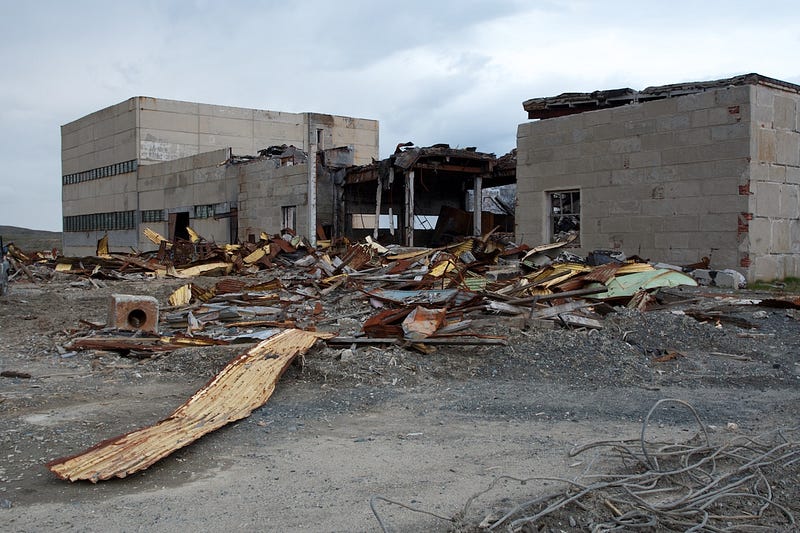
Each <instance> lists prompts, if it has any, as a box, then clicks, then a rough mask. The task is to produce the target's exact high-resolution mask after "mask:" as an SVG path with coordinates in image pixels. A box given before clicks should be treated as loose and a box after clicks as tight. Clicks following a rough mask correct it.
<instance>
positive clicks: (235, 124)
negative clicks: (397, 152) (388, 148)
mask: <svg viewBox="0 0 800 533" xmlns="http://www.w3.org/2000/svg"><path fill="white" fill-rule="evenodd" d="M136 106H137V109H138V112H139V128H140V129H139V139H140V141H139V143H140V146H139V160H140V162H141V163H143V164H147V163H149V162H154V161H167V160H171V159H177V158H180V157H187V156H190V155H195V154H198V153H202V152H208V151H211V150H216V149H219V148H224V147H231V148H233V151H234V153H236V154H256V153H257V152H258V151H259V150H261V149H262V148H267V147H269V146H274V145H281V144H292V145H294V146H297V147H298V148H300V149H302V150H304V151H309V149H310V146H309V143H310V142H316V138H317V130H321V133H320V140H321V141H322V143H321V144H322V145H323V147H324V148H332V147H334V146H350V145H352V146H354V148H355V149H356V156H357V158H358V160H359V161H362V160H363V161H365V162H370V161H371V159H372V158H373V157H375V158H377V157H378V122H377V121H375V120H367V119H356V118H351V117H341V116H334V115H325V114H320V113H284V112H279V111H265V110H260V109H247V108H240V107H229V106H218V105H210V104H198V103H193V102H181V101H177V100H164V99H159V98H150V97H144V96H140V97H137V98H136ZM359 164H360V163H359Z"/></svg>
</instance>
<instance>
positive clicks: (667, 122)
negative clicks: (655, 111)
mask: <svg viewBox="0 0 800 533" xmlns="http://www.w3.org/2000/svg"><path fill="white" fill-rule="evenodd" d="M655 124H656V131H657V132H665V131H676V130H685V129H689V128H690V127H691V117H690V115H689V113H681V114H680V115H668V116H662V117H659V118H657V119H656V123H655Z"/></svg>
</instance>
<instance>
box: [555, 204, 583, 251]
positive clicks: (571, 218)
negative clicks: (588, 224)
mask: <svg viewBox="0 0 800 533" xmlns="http://www.w3.org/2000/svg"><path fill="white" fill-rule="evenodd" d="M548 194H549V197H550V237H551V238H550V240H551V242H559V241H572V245H573V246H580V235H581V192H580V191H578V190H573V191H558V192H551V193H548Z"/></svg>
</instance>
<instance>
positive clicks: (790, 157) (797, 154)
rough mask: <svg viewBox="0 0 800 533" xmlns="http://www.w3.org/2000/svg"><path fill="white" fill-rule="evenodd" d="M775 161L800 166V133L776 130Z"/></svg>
mask: <svg viewBox="0 0 800 533" xmlns="http://www.w3.org/2000/svg"><path fill="white" fill-rule="evenodd" d="M775 143H776V144H775V162H776V163H779V164H781V165H791V166H795V167H796V166H800V133H797V132H793V131H777V132H775Z"/></svg>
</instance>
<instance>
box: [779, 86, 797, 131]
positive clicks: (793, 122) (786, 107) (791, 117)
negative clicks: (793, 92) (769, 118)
mask: <svg viewBox="0 0 800 533" xmlns="http://www.w3.org/2000/svg"><path fill="white" fill-rule="evenodd" d="M773 109H774V112H775V118H774V122H773V126H774V127H775V128H779V129H785V130H794V129H795V128H796V126H797V104H796V100H795V99H794V98H791V97H787V96H780V95H777V94H776V95H775V99H774V101H773Z"/></svg>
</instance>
